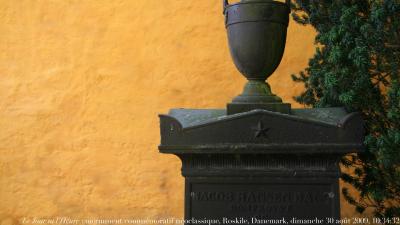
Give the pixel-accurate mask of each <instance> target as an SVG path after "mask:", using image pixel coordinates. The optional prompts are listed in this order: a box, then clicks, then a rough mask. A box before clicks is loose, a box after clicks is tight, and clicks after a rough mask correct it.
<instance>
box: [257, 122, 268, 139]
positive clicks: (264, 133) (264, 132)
mask: <svg viewBox="0 0 400 225" xmlns="http://www.w3.org/2000/svg"><path fill="white" fill-rule="evenodd" d="M253 129H254V130H255V131H256V132H255V134H254V137H256V138H259V137H264V138H268V131H269V130H270V128H268V127H264V124H263V122H262V121H260V122H258V124H257V127H255V128H253Z"/></svg>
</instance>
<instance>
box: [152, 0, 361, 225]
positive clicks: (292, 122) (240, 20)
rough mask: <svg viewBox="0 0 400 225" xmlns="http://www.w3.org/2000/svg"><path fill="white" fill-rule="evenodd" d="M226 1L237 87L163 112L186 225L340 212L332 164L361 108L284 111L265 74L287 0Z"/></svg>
mask: <svg viewBox="0 0 400 225" xmlns="http://www.w3.org/2000/svg"><path fill="white" fill-rule="evenodd" d="M223 2H224V15H225V25H226V29H227V33H228V41H229V46H230V51H231V55H232V58H233V61H234V63H235V65H236V67H237V68H238V70H239V71H240V72H241V73H242V74H243V75H244V76H245V77H246V78H247V79H248V82H247V84H246V85H245V87H244V90H243V93H242V94H240V95H239V96H237V97H236V98H234V99H233V100H232V102H231V103H228V105H227V108H226V109H215V110H210V109H198V110H193V109H172V110H170V112H169V113H168V114H167V115H160V123H161V144H160V146H159V150H160V152H161V153H167V154H175V155H177V156H178V157H179V158H180V159H181V160H182V175H183V176H184V177H185V219H186V220H187V221H186V224H199V222H207V223H206V224H328V221H329V220H330V219H339V218H340V206H339V199H340V198H339V184H338V182H339V176H340V168H339V165H338V162H339V159H340V158H341V157H342V156H343V155H345V154H347V153H352V152H357V151H360V150H361V149H362V147H363V146H362V143H363V138H364V137H363V121H362V119H361V117H360V115H359V114H358V113H348V112H346V111H345V110H344V109H342V108H318V109H291V106H290V104H287V103H282V100H281V99H280V98H279V97H277V96H276V95H274V94H272V92H271V89H270V86H269V85H268V84H267V83H266V82H265V80H266V79H267V78H268V77H269V76H270V75H271V74H272V73H273V72H274V71H275V69H276V67H277V66H278V65H279V63H280V61H281V58H282V55H283V52H284V48H285V42H286V31H287V25H288V21H289V13H290V8H289V4H290V3H289V2H288V1H287V2H286V4H285V3H281V2H276V1H272V0H242V1H241V2H238V3H236V4H232V5H229V3H228V1H227V0H224V1H223ZM171 204H174V203H171ZM175 204H179V203H175ZM203 224H204V223H203Z"/></svg>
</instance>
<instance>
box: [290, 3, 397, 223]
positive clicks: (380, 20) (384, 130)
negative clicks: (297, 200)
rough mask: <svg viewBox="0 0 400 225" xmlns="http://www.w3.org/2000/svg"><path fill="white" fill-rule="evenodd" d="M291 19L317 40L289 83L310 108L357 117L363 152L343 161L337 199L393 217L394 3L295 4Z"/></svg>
mask: <svg viewBox="0 0 400 225" xmlns="http://www.w3.org/2000/svg"><path fill="white" fill-rule="evenodd" d="M293 9H294V11H293V14H292V15H293V18H294V19H295V20H296V21H297V22H298V23H300V24H304V25H312V26H313V27H314V28H315V29H316V31H317V32H318V34H317V36H316V39H315V42H316V44H317V46H319V47H317V49H316V53H315V55H314V57H313V58H311V59H310V61H309V66H308V67H307V68H306V69H305V71H302V72H300V73H299V74H297V75H293V76H292V77H293V80H294V81H296V82H302V83H304V85H305V87H306V90H305V92H304V93H302V94H301V95H300V96H297V97H295V99H296V100H297V101H298V102H300V103H303V104H305V105H309V106H312V107H335V106H342V107H345V108H346V109H347V110H348V111H359V112H362V114H363V117H364V120H365V122H366V125H365V126H366V132H367V133H366V138H365V146H366V151H365V153H363V154H354V155H350V156H346V157H345V158H343V159H342V164H343V165H344V166H346V167H349V169H350V171H352V172H351V173H348V174H346V173H345V174H343V176H342V179H343V180H344V181H345V182H347V183H349V184H351V185H352V186H353V187H354V188H355V189H356V190H358V192H359V195H357V196H352V195H351V194H349V192H348V190H347V189H345V188H344V189H343V190H342V193H343V196H344V197H345V198H346V199H347V201H348V202H349V203H350V204H353V205H355V206H356V210H357V211H358V212H360V213H362V212H364V210H365V209H368V208H370V209H373V210H374V212H375V215H376V216H381V217H384V216H385V217H388V216H389V217H390V216H400V77H399V74H400V67H399V66H400V65H399V64H400V0H296V2H295V4H293Z"/></svg>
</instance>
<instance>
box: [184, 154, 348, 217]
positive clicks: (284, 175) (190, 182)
mask: <svg viewBox="0 0 400 225" xmlns="http://www.w3.org/2000/svg"><path fill="white" fill-rule="evenodd" d="M325 157H326V155H325ZM181 159H182V161H183V168H182V172H183V175H184V176H185V184H186V185H185V219H186V220H188V221H192V223H187V225H189V224H195V222H196V220H197V221H200V220H201V221H204V220H207V221H208V222H209V224H238V222H237V221H239V224H264V225H267V224H284V223H279V222H278V221H281V222H283V221H286V222H287V223H288V224H316V223H312V222H309V223H307V220H314V221H315V220H316V219H317V220H319V221H320V222H319V223H317V224H327V223H326V221H327V218H331V219H339V218H340V207H339V185H338V179H339V167H338V165H337V160H338V159H339V157H336V156H333V157H330V158H329V159H326V158H321V157H319V156H313V155H309V156H294V155H291V156H289V155H281V156H276V155H275V156H272V155H269V156H267V155H236V156H235V155H225V156H224V155H208V156H206V155H192V156H181ZM207 224H208V223H207Z"/></svg>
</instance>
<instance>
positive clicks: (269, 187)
mask: <svg viewBox="0 0 400 225" xmlns="http://www.w3.org/2000/svg"><path fill="white" fill-rule="evenodd" d="M189 195H190V201H191V204H192V208H191V215H192V216H195V217H198V216H203V215H205V214H204V209H207V210H208V213H211V215H213V217H212V218H222V217H228V216H234V217H237V216H243V217H254V216H262V217H263V218H279V217H281V216H300V217H303V216H308V215H310V216H311V215H314V213H315V212H317V211H318V212H320V213H319V214H320V215H321V216H329V215H332V212H333V211H332V207H333V204H334V202H335V201H334V200H333V198H332V195H333V193H332V192H331V186H330V185H301V184H298V185H293V184H288V185H280V184H277V185H274V184H247V185H246V184H240V185H226V184H225V185H224V184H196V185H195V186H194V188H192V189H191V191H190V193H189Z"/></svg>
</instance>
